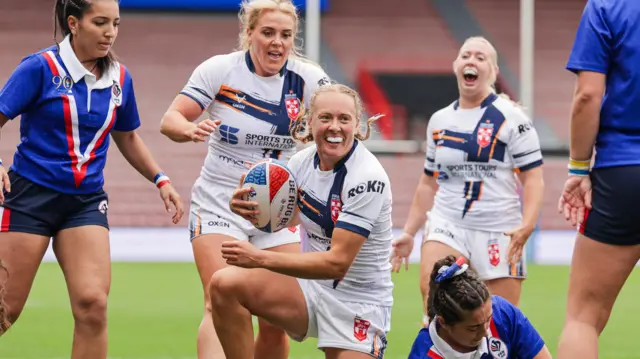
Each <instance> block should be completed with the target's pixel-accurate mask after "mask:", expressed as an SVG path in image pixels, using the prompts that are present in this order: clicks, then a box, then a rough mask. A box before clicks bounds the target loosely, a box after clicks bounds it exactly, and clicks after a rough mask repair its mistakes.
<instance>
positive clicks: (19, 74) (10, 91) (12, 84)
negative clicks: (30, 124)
mask: <svg viewBox="0 0 640 359" xmlns="http://www.w3.org/2000/svg"><path fill="white" fill-rule="evenodd" d="M42 79H43V62H42V60H41V59H40V55H31V56H28V57H26V58H24V59H23V60H22V62H20V64H19V65H18V67H17V68H16V69H15V70H14V71H13V73H12V74H11V76H10V77H9V80H8V81H7V83H6V84H5V85H4V87H3V88H2V90H0V113H2V114H3V115H5V116H7V118H9V119H10V120H13V119H14V118H16V117H18V116H19V115H21V114H23V113H25V112H26V111H27V109H28V108H29V105H31V104H32V103H34V102H35V101H37V98H38V96H39V94H40V91H41V90H40V89H41V88H42V85H43V84H42V81H43V80H42Z"/></svg>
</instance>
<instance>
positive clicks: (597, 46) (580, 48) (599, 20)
mask: <svg viewBox="0 0 640 359" xmlns="http://www.w3.org/2000/svg"><path fill="white" fill-rule="evenodd" d="M606 17H607V14H606V11H605V8H604V5H603V4H602V3H601V1H600V0H589V1H588V2H587V5H586V6H585V8H584V11H583V13H582V18H581V19H580V24H579V25H578V30H577V32H576V37H575V40H574V43H573V48H572V49H571V54H570V55H569V61H568V63H567V70H569V71H572V72H578V71H595V72H601V73H604V74H606V73H607V72H609V66H610V62H611V49H612V47H613V46H612V45H613V33H612V31H611V29H610V28H609V26H608V24H607V18H606Z"/></svg>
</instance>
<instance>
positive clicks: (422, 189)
mask: <svg viewBox="0 0 640 359" xmlns="http://www.w3.org/2000/svg"><path fill="white" fill-rule="evenodd" d="M437 191H438V183H437V182H436V178H435V177H434V176H433V175H428V174H426V173H425V174H423V175H422V176H421V177H420V182H419V183H418V187H417V188H416V192H415V194H414V195H413V202H411V209H410V210H409V218H407V222H406V223H405V225H404V232H405V233H407V234H409V235H410V236H411V238H413V237H415V235H416V233H417V232H418V229H420V227H422V226H423V225H424V223H425V222H426V220H427V211H428V210H429V209H430V208H431V207H432V206H433V199H434V198H435V195H436V192H437Z"/></svg>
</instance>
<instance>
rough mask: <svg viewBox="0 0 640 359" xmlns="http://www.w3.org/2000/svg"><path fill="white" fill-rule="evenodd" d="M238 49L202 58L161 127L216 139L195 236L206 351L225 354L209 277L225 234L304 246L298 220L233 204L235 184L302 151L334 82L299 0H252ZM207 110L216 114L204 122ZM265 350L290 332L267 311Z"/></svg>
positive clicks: (270, 245) (198, 188)
mask: <svg viewBox="0 0 640 359" xmlns="http://www.w3.org/2000/svg"><path fill="white" fill-rule="evenodd" d="M238 16H239V19H240V24H241V31H240V34H239V36H238V40H239V41H238V49H237V51H234V52H232V53H229V54H223V55H216V56H213V57H211V58H209V59H207V60H206V61H204V62H203V63H202V64H200V65H199V66H198V67H197V68H196V69H195V70H194V71H193V74H192V75H191V77H190V78H189V79H188V81H187V83H186V85H185V86H184V87H183V88H182V90H181V91H180V93H179V94H178V95H177V96H176V98H175V99H174V101H173V103H172V104H171V105H170V107H169V109H168V110H167V112H166V113H165V115H164V116H163V118H162V122H161V125H160V131H161V132H162V133H163V134H164V135H166V136H167V137H169V138H170V139H171V140H173V141H176V142H205V141H207V142H208V145H209V146H208V148H209V152H208V154H207V157H206V159H205V162H204V166H203V167H202V172H201V174H200V177H199V178H198V179H197V180H196V182H195V184H194V185H193V187H192V188H193V192H192V196H191V214H190V216H189V217H190V218H189V231H190V233H189V237H190V238H191V243H192V247H193V252H194V257H195V261H196V265H197V269H198V272H199V274H200V278H201V281H202V286H203V289H204V292H205V302H204V303H203V304H204V305H203V307H204V316H203V318H202V322H201V324H200V328H199V330H198V357H199V358H212V357H218V356H223V354H224V353H223V352H222V348H221V347H220V344H219V343H218V340H217V339H216V332H215V330H214V327H213V323H212V320H211V304H210V303H209V298H210V293H209V289H210V286H209V284H210V283H209V281H210V280H211V276H212V275H213V274H214V273H215V272H216V271H218V270H219V269H221V268H223V267H225V266H226V264H225V263H224V262H223V261H221V260H220V250H221V243H222V242H224V241H228V240H231V239H234V240H240V241H250V242H251V243H253V244H254V245H255V246H257V247H259V248H261V249H269V250H272V251H288V252H299V251H300V248H299V242H300V234H299V232H298V230H297V228H296V227H291V228H290V229H289V230H286V231H280V232H277V233H264V232H261V231H260V230H258V229H256V228H255V227H254V226H253V225H252V224H251V222H249V221H246V220H245V219H243V218H241V217H240V216H237V215H235V214H234V213H232V212H231V211H230V210H229V200H230V199H231V194H232V193H233V190H234V189H235V186H236V184H237V183H238V182H239V181H240V178H241V176H242V174H243V172H245V171H246V170H247V169H248V168H250V167H251V166H252V165H253V164H254V163H256V162H258V161H261V160H262V159H264V158H272V159H277V160H280V161H283V162H286V161H287V160H289V158H291V156H292V155H293V154H294V153H295V151H296V143H295V141H294V139H293V137H292V136H291V127H292V124H293V123H294V121H295V120H296V118H297V117H298V114H299V112H300V110H301V108H302V107H303V106H305V105H308V104H309V100H310V99H311V96H312V95H313V93H314V92H315V91H316V89H318V88H319V87H320V86H322V85H324V84H327V83H329V82H330V81H329V79H328V76H327V75H326V74H325V72H324V71H323V70H322V68H321V67H320V66H318V65H316V64H314V63H312V62H310V61H308V60H305V59H304V58H303V57H302V55H301V52H300V50H299V49H298V48H297V47H296V44H295V38H296V35H297V34H298V30H299V18H298V14H297V10H296V8H295V6H294V5H293V3H292V2H291V0H250V1H243V2H242V7H241V10H240V13H239V15H238ZM204 112H206V113H207V114H208V117H209V118H208V119H205V120H203V121H200V122H197V120H198V119H199V118H200V116H201V115H202V114H203V113H204ZM255 344H256V353H257V358H276V359H280V358H282V359H284V358H286V357H287V355H288V351H289V348H288V340H287V337H286V335H285V333H284V331H283V330H282V329H280V328H276V327H274V326H273V325H271V324H270V323H268V322H267V321H264V320H262V319H261V320H259V331H258V338H257V340H256V343H255Z"/></svg>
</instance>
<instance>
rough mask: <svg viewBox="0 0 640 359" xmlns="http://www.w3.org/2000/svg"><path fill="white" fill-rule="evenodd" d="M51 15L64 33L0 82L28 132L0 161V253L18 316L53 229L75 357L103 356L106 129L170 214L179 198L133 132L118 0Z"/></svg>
mask: <svg viewBox="0 0 640 359" xmlns="http://www.w3.org/2000/svg"><path fill="white" fill-rule="evenodd" d="M54 18H55V21H56V25H57V27H59V28H60V30H61V31H62V34H63V35H64V40H63V41H62V42H60V43H58V44H56V45H55V46H51V47H49V48H46V49H43V50H41V51H38V52H36V53H34V54H31V55H29V56H27V57H25V58H24V59H23V60H22V62H21V63H20V64H19V65H18V67H17V68H16V69H15V71H14V72H13V74H12V75H11V77H10V78H9V80H8V81H7V83H6V84H5V85H4V87H3V88H2V90H1V91H0V126H4V125H6V123H7V122H8V121H9V120H12V119H15V118H17V117H19V116H21V126H20V138H21V140H22V141H21V142H20V144H19V145H18V148H17V151H16V153H15V155H14V159H13V164H12V165H11V168H10V170H9V172H7V170H6V169H5V168H4V167H3V166H2V162H1V161H0V182H1V184H2V186H1V188H2V189H3V192H2V194H0V205H1V207H0V219H1V220H2V226H1V228H0V258H3V260H4V261H5V264H6V267H7V269H8V271H9V273H11V277H10V278H9V279H8V280H7V282H6V290H7V292H6V301H7V305H8V308H9V311H8V313H7V317H8V320H9V321H10V322H11V323H14V322H15V321H16V320H17V319H18V317H19V315H20V313H21V312H22V309H23V308H24V304H25V302H26V300H27V297H28V296H29V292H30V291H31V285H32V283H33V280H34V277H35V275H36V272H37V270H38V267H39V265H40V262H41V261H42V258H43V256H44V253H45V251H46V249H47V247H48V246H49V241H50V238H51V237H53V250H54V251H55V254H56V258H57V259H58V261H59V263H60V266H61V267H62V271H63V273H64V276H65V279H66V282H67V286H68V292H69V297H70V302H71V309H72V312H73V318H74V321H75V326H74V334H73V348H72V352H71V353H72V354H71V356H72V357H74V358H76V357H78V358H96V359H103V358H106V356H107V346H108V345H107V298H108V294H109V288H110V285H111V263H110V257H109V221H108V217H107V212H108V207H109V205H108V196H107V193H106V192H105V191H104V189H103V184H104V181H105V179H104V175H103V169H104V167H105V165H106V161H107V152H108V149H109V140H110V137H111V138H113V140H114V141H115V143H116V145H117V146H118V149H119V150H120V152H121V153H122V154H123V156H124V157H125V158H126V159H127V161H128V162H129V163H130V164H131V165H132V166H133V167H134V168H135V169H136V170H137V171H138V172H140V173H141V174H142V175H143V176H144V177H146V178H147V179H148V180H149V181H150V182H152V183H154V182H155V184H156V186H157V187H158V191H159V193H160V197H161V198H162V200H163V202H164V203H163V204H164V207H165V208H166V210H167V211H169V212H170V211H171V204H172V203H173V206H174V207H175V212H174V213H173V214H172V217H173V218H172V220H173V223H177V222H178V221H179V220H180V218H181V217H182V214H183V210H182V203H181V202H180V197H179V195H178V194H177V193H176V191H175V190H174V189H173V186H172V185H171V183H170V181H169V180H168V177H167V176H165V175H164V174H163V173H162V171H161V169H160V167H159V166H158V165H157V164H156V162H155V160H154V159H153V156H152V155H151V153H150V152H149V150H148V148H147V147H146V145H145V144H144V142H143V141H142V139H141V138H140V137H139V136H138V134H137V133H136V129H137V128H138V127H139V126H140V117H139V114H138V109H137V105H136V98H135V94H134V89H133V80H132V78H131V74H130V73H129V71H128V70H127V69H126V68H125V66H124V65H123V64H121V63H119V62H117V61H116V59H115V57H114V55H113V54H112V53H111V46H112V45H113V43H114V42H115V40H116V37H117V35H118V26H119V24H120V10H119V7H118V1H116V0H56V2H55V8H54ZM56 31H57V29H56ZM54 39H55V34H54ZM56 40H57V39H56ZM109 135H110V137H109Z"/></svg>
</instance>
